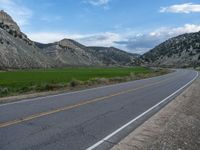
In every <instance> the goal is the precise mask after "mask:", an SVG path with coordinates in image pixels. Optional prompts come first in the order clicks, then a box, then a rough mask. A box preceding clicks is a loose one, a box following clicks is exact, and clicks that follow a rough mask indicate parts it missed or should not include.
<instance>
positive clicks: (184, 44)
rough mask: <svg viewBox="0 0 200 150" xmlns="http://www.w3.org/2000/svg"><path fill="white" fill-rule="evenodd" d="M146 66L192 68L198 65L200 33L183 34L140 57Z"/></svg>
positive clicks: (199, 58) (199, 60)
mask: <svg viewBox="0 0 200 150" xmlns="http://www.w3.org/2000/svg"><path fill="white" fill-rule="evenodd" d="M142 59H143V60H144V61H145V64H146V65H151V66H166V67H194V66H196V65H200V32H196V33H189V34H183V35H180V36H177V37H174V38H171V39H169V40H167V41H165V42H164V43H161V44H160V45H158V46H156V47H155V48H154V49H152V50H150V51H149V52H147V53H146V54H144V55H143V56H142Z"/></svg>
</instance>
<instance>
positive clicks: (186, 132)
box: [112, 77, 200, 150]
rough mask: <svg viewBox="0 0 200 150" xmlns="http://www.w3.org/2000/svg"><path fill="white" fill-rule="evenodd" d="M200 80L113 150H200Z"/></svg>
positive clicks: (199, 78)
mask: <svg viewBox="0 0 200 150" xmlns="http://www.w3.org/2000/svg"><path fill="white" fill-rule="evenodd" d="M199 89H200V77H198V79H197V80H196V81H195V82H194V83H193V84H192V85H191V86H190V87H189V88H187V89H186V90H185V91H184V92H183V93H182V94H181V95H179V96H178V97H176V98H175V99H174V100H173V101H172V102H170V103H169V104H168V105H167V106H166V107H164V108H163V109H162V110H160V111H159V112H158V113H157V114H155V115H154V116H152V117H151V118H150V119H149V120H147V121H146V122H145V123H143V124H142V125H141V126H140V127H138V128H137V129H136V130H134V131H133V132H132V133H130V134H129V135H128V136H127V137H126V138H124V139H123V140H122V141H121V142H119V143H118V144H117V145H115V146H114V147H113V148H112V150H198V149H200V90H199Z"/></svg>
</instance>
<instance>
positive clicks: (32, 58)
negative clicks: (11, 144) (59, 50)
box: [0, 11, 56, 69]
mask: <svg viewBox="0 0 200 150" xmlns="http://www.w3.org/2000/svg"><path fill="white" fill-rule="evenodd" d="M55 64H56V63H55V62H54V61H53V60H51V58H47V57H46V56H45V55H43V54H42V53H41V52H40V50H39V49H38V48H37V46H35V45H34V43H33V42H32V41H31V40H30V39H28V38H27V36H26V35H25V34H24V33H22V32H21V31H20V28H19V26H18V25H17V24H16V23H15V22H14V21H13V19H12V18H11V17H10V16H9V15H8V14H7V13H5V12H4V11H0V69H9V68H12V69H13V68H16V69H20V68H47V67H54V66H55Z"/></svg>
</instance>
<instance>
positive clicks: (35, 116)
mask: <svg viewBox="0 0 200 150" xmlns="http://www.w3.org/2000/svg"><path fill="white" fill-rule="evenodd" d="M164 81H165V80H162V81H159V82H155V83H152V84H148V85H142V86H140V87H137V88H133V89H129V90H124V91H121V92H118V93H114V94H111V95H108V96H103V97H99V98H95V99H91V100H87V101H84V102H80V103H78V104H74V105H70V106H69V105H68V106H65V107H61V108H58V109H54V110H50V111H46V112H41V113H38V114H34V115H30V116H27V117H24V118H20V119H16V120H12V121H8V122H4V123H0V128H4V127H8V126H11V125H15V124H19V123H23V122H26V121H30V120H33V119H36V118H40V117H43V116H48V115H51V114H55V113H58V112H62V111H66V110H70V109H73V108H77V107H79V106H83V105H87V104H91V103H95V102H98V101H102V100H106V99H107V100H108V99H109V98H112V97H115V96H119V95H122V94H126V93H130V92H133V91H136V90H139V89H143V88H146V87H150V86H153V85H157V84H159V83H162V82H164Z"/></svg>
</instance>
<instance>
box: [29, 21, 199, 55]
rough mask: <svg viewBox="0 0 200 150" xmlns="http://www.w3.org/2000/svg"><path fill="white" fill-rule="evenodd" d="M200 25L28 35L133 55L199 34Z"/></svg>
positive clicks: (39, 40) (35, 39)
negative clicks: (186, 35)
mask: <svg viewBox="0 0 200 150" xmlns="http://www.w3.org/2000/svg"><path fill="white" fill-rule="evenodd" d="M198 31H200V25H195V24H185V25H184V26H181V27H161V28H158V29H155V30H153V31H151V32H146V33H142V32H141V33H135V32H131V31H128V32H124V33H112V32H105V33H94V34H70V33H61V32H38V33H37V32H36V33H28V36H29V38H30V39H32V40H34V41H37V42H42V43H51V42H55V41H59V40H61V39H64V38H69V39H74V40H77V41H78V42H80V43H82V44H84V45H87V46H107V47H109V46H114V47H118V48H121V49H124V50H127V51H130V52H133V53H140V54H142V53H144V52H146V51H148V50H150V49H151V48H153V47H155V46H156V45H158V44H160V43H161V42H164V41H165V40H167V39H169V38H171V37H174V36H178V35H180V34H184V33H191V32H198Z"/></svg>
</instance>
